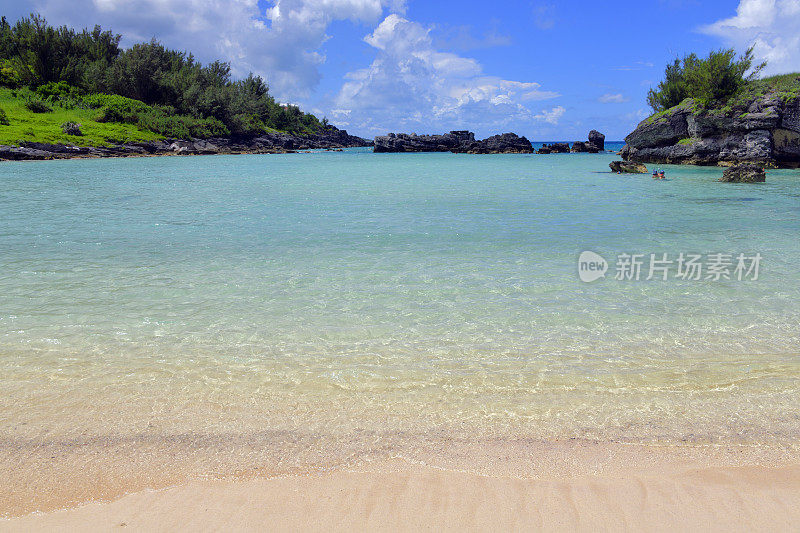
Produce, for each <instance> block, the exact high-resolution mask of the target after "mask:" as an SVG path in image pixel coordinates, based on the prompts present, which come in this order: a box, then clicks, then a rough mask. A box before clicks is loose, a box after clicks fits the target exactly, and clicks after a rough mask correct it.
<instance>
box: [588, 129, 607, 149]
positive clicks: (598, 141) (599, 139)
mask: <svg viewBox="0 0 800 533" xmlns="http://www.w3.org/2000/svg"><path fill="white" fill-rule="evenodd" d="M589 144H591V145H592V146H594V147H595V148H597V150H598V151H600V152H604V151H605V150H606V136H605V135H603V134H602V133H600V132H599V131H597V130H592V131H590V132H589Z"/></svg>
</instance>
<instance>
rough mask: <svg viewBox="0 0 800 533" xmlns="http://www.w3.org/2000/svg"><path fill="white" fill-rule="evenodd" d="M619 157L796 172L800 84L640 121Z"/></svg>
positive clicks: (686, 106) (687, 103)
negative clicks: (750, 165)
mask: <svg viewBox="0 0 800 533" xmlns="http://www.w3.org/2000/svg"><path fill="white" fill-rule="evenodd" d="M625 143H626V144H625V147H624V148H623V149H622V152H621V155H622V157H623V159H625V160H628V161H635V162H642V163H684V164H694V165H730V164H734V163H737V162H742V161H749V162H757V163H760V164H763V165H765V166H774V167H791V168H796V167H798V166H800V78H798V79H797V81H796V87H794V88H790V89H787V88H786V87H785V86H784V87H783V88H782V89H781V90H777V89H773V90H769V89H767V90H763V91H761V90H759V91H753V92H749V93H748V92H745V94H743V95H739V96H738V97H737V98H734V99H732V100H731V101H729V102H727V103H726V104H725V105H723V106H717V107H707V106H701V105H699V104H697V103H696V102H695V101H694V100H692V99H686V100H684V101H683V102H682V103H681V104H680V105H678V106H675V107H673V108H671V109H668V110H666V111H664V112H662V113H658V114H655V115H653V116H651V117H649V118H647V119H646V120H644V121H642V122H641V123H640V124H639V125H638V127H637V128H636V129H635V130H634V131H633V132H632V133H631V134H630V135H628V136H627V137H626V138H625Z"/></svg>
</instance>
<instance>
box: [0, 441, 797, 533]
mask: <svg viewBox="0 0 800 533" xmlns="http://www.w3.org/2000/svg"><path fill="white" fill-rule="evenodd" d="M495 451H497V450H495ZM749 451H750V452H752V451H753V450H752V449H750V450H749ZM773 451H774V450H773ZM529 452H530V453H529V454H526V455H527V457H525V460H526V461H529V462H533V463H537V464H538V467H537V468H538V473H537V474H536V475H533V476H517V475H514V474H513V473H503V474H497V475H487V474H485V473H482V472H479V471H474V470H470V469H459V468H453V467H449V468H444V467H440V466H437V465H428V464H425V463H420V462H417V461H413V460H410V459H408V458H406V457H403V456H399V457H394V458H388V459H385V460H382V461H378V462H374V463H373V462H369V461H368V462H364V463H361V464H357V465H350V466H346V467H342V468H335V469H330V470H316V471H307V472H303V473H298V474H295V475H270V474H266V475H254V474H252V473H251V474H242V475H240V476H238V477H225V478H216V477H215V476H214V475H210V476H208V475H207V476H197V477H193V478H188V479H185V480H183V481H180V482H177V483H171V484H167V485H163V486H149V487H142V488H139V489H134V490H127V491H122V492H120V493H118V494H115V495H113V496H112V495H107V496H105V497H102V496H100V497H97V496H96V497H94V498H90V499H87V500H84V501H83V502H77V503H73V504H71V505H69V504H68V505H55V506H51V507H50V508H48V509H46V510H44V512H37V511H30V510H29V511H28V512H23V513H17V514H15V515H14V516H11V517H6V518H0V529H2V530H3V531H44V530H53V529H69V528H75V527H78V528H81V529H102V530H106V529H111V528H114V527H130V528H133V529H134V530H151V531H152V530H167V529H175V528H181V529H186V528H189V529H220V528H234V529H237V530H238V529H245V530H253V529H258V528H259V527H264V526H266V525H269V526H270V527H273V528H279V529H286V528H288V529H303V530H308V529H311V530H321V529H324V528H328V527H330V526H331V524H335V525H334V526H333V529H335V530H341V529H346V528H358V529H365V528H366V529H370V530H375V529H378V530H388V529H392V530H394V529H397V528H398V526H402V527H401V529H409V530H411V529H414V530H419V529H420V528H423V529H424V528H436V529H442V528H444V529H462V530H463V529H464V528H468V529H475V528H478V529H508V528H534V529H548V530H550V529H564V528H566V529H571V530H574V529H579V530H584V529H597V528H601V529H602V528H611V529H630V528H633V529H638V528H641V527H645V526H647V527H652V526H653V525H654V524H658V525H659V528H663V529H667V528H670V527H672V528H681V529H686V528H689V529H694V528H696V527H697V526H698V525H699V524H706V526H707V527H708V528H710V529H711V530H728V531H730V530H747V529H751V530H752V529H753V528H761V529H763V528H764V527H766V526H769V527H770V528H786V527H788V526H791V525H792V524H796V523H797V520H800V505H798V503H800V461H798V459H797V457H796V456H795V457H794V458H792V459H789V458H784V459H778V458H776V457H774V456H772V455H771V453H766V454H765V453H763V451H762V453H755V454H751V453H743V451H742V450H737V449H734V448H730V447H726V446H722V447H713V448H708V447H705V448H696V447H691V448H685V447H672V446H670V447H658V448H651V447H642V446H631V445H626V446H620V445H618V444H613V443H586V442H582V443H560V444H554V443H551V445H550V447H547V446H546V447H545V448H543V449H539V450H536V449H531V450H529ZM743 455H744V456H747V457H743ZM508 459H509V458H508V457H503V456H502V455H497V456H495V460H498V461H501V462H502V461H503V460H508ZM516 459H521V457H516Z"/></svg>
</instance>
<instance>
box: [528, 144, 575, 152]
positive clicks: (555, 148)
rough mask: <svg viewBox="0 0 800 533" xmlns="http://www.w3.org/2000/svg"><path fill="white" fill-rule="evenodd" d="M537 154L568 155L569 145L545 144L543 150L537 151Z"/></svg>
mask: <svg viewBox="0 0 800 533" xmlns="http://www.w3.org/2000/svg"><path fill="white" fill-rule="evenodd" d="M536 153H537V154H568V153H569V144H567V143H552V144H543V145H542V147H541V148H539V149H538V150H536Z"/></svg>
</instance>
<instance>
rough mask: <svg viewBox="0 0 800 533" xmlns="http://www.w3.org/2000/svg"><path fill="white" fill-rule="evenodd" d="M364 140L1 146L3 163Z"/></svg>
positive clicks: (274, 149)
mask: <svg viewBox="0 0 800 533" xmlns="http://www.w3.org/2000/svg"><path fill="white" fill-rule="evenodd" d="M370 144H371V143H370V142H369V141H367V140H365V139H362V138H361V137H355V136H353V135H350V134H348V133H347V131H345V130H340V129H338V128H335V127H333V126H329V127H328V128H326V129H325V130H324V131H322V132H320V133H318V134H314V135H292V134H289V133H281V132H275V133H264V134H262V135H257V136H239V137H217V138H211V139H166V140H161V141H152V142H144V143H119V144H111V145H109V146H104V147H94V146H73V145H64V144H46V143H38V142H27V143H22V144H21V145H20V146H3V145H0V160H15V161H20V160H36V159H70V158H77V157H127V156H146V155H201V154H269V153H290V152H295V151H297V150H310V149H329V150H333V149H340V148H350V147H356V146H369V145H370Z"/></svg>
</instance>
